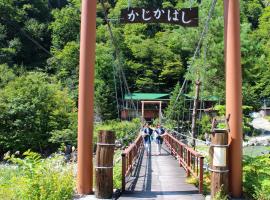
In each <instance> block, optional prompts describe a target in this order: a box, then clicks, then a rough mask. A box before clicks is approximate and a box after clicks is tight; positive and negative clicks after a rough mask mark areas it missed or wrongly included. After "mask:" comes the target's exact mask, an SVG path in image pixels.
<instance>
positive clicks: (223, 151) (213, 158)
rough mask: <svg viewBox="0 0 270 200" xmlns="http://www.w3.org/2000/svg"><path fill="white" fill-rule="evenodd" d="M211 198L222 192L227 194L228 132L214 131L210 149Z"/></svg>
mask: <svg viewBox="0 0 270 200" xmlns="http://www.w3.org/2000/svg"><path fill="white" fill-rule="evenodd" d="M210 166H211V168H210V169H209V170H210V171H211V172H212V176H211V197H212V198H213V197H214V196H215V194H216V193H217V192H218V191H220V189H221V187H222V190H223V191H224V192H225V193H226V194H228V181H229V179H228V173H229V170H228V132H227V130H224V129H215V130H214V133H213V134H212V137H211V147H210Z"/></svg>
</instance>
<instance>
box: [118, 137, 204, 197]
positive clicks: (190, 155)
mask: <svg viewBox="0 0 270 200" xmlns="http://www.w3.org/2000/svg"><path fill="white" fill-rule="evenodd" d="M164 143H165V145H163V147H162V153H161V155H158V154H157V151H156V145H155V144H152V145H151V148H150V152H151V153H150V155H146V154H144V149H143V138H142V136H141V135H139V136H138V137H137V139H136V140H135V142H134V143H133V144H132V145H131V146H129V147H128V148H127V149H126V150H125V151H124V152H123V154H122V165H123V166H122V177H123V178H122V191H123V193H122V195H121V197H120V198H119V199H122V200H126V199H168V200H170V199H171V200H173V199H174V200H177V199H182V200H189V199H198V200H200V199H204V197H203V195H202V192H203V162H204V157H203V156H202V155H201V154H199V153H198V152H196V151H194V150H193V149H192V148H190V147H188V146H187V145H185V144H184V143H181V142H180V141H179V140H177V139H176V138H175V137H174V136H172V135H171V134H166V135H165V136H164ZM188 176H193V177H194V178H195V179H197V180H198V183H199V188H196V187H195V186H194V185H192V184H188V183H187V182H186V178H187V177H188Z"/></svg>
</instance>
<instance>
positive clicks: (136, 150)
mask: <svg viewBox="0 0 270 200" xmlns="http://www.w3.org/2000/svg"><path fill="white" fill-rule="evenodd" d="M142 149H143V138H142V136H141V135H139V136H138V137H137V138H136V140H135V141H134V143H132V144H131V145H130V146H128V148H126V149H125V150H124V151H123V153H122V191H125V188H126V177H127V176H128V175H129V174H130V173H131V172H132V168H133V165H134V163H135V162H136V160H137V158H138V156H139V154H140V152H141V150H142Z"/></svg>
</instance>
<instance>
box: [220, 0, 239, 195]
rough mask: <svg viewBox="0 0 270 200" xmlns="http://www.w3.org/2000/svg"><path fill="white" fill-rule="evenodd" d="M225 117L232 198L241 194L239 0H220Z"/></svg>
mask: <svg viewBox="0 0 270 200" xmlns="http://www.w3.org/2000/svg"><path fill="white" fill-rule="evenodd" d="M224 19H225V26H224V28H225V33H224V36H225V57H226V116H229V115H230V120H229V128H230V134H229V144H230V146H229V169H230V176H229V178H230V180H229V182H230V193H231V195H232V197H241V195H242V73H241V52H240V9H239V0H224Z"/></svg>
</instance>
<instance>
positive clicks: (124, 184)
mask: <svg viewBox="0 0 270 200" xmlns="http://www.w3.org/2000/svg"><path fill="white" fill-rule="evenodd" d="M126 170H127V169H126V154H125V153H122V192H124V191H125V190H126Z"/></svg>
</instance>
